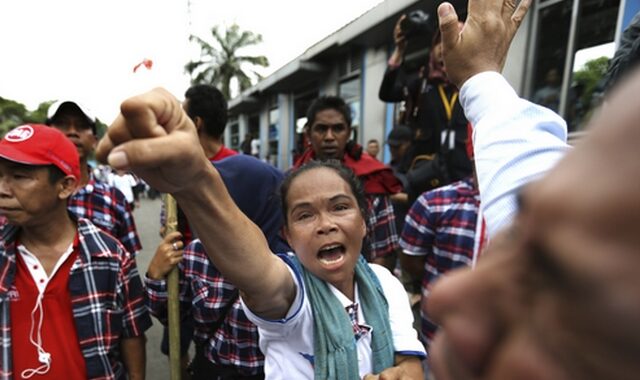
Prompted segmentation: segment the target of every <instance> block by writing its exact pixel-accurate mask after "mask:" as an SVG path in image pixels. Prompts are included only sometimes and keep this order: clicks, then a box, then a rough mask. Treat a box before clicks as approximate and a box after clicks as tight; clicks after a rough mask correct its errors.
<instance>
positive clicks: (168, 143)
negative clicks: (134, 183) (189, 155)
mask: <svg viewBox="0 0 640 380" xmlns="http://www.w3.org/2000/svg"><path fill="white" fill-rule="evenodd" d="M191 140H192V139H191V138H190V137H189V136H188V135H187V134H186V133H182V132H176V133H173V134H172V135H171V136H169V135H165V136H162V137H157V138H146V139H135V140H131V141H128V142H124V143H121V144H120V145H117V146H116V147H115V148H113V149H111V151H110V152H109V153H108V156H107V163H108V164H109V165H110V166H111V167H113V168H114V169H121V170H135V169H145V168H154V167H162V166H163V165H165V164H167V163H173V162H175V161H176V160H177V157H175V154H178V155H182V153H183V152H184V151H185V150H189V149H194V147H193V146H192V144H191V142H192V141H191ZM176 146H182V147H183V148H184V150H183V149H177V150H176V149H173V150H168V149H167V147H176ZM172 153H174V154H172Z"/></svg>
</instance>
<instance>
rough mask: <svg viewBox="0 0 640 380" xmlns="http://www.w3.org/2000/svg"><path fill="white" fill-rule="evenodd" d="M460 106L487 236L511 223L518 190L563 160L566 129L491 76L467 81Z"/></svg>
mask: <svg viewBox="0 0 640 380" xmlns="http://www.w3.org/2000/svg"><path fill="white" fill-rule="evenodd" d="M460 102H461V104H462V107H463V108H464V111H465V115H466V117H467V120H469V122H470V123H471V124H472V126H473V127H474V130H473V146H474V151H475V164H476V171H477V175H478V185H479V189H480V199H481V205H482V209H483V215H484V217H485V220H486V222H487V232H488V234H489V236H495V233H496V232H498V231H499V230H501V229H502V228H503V227H505V226H507V225H509V224H511V222H512V221H513V219H514V217H515V214H516V212H517V207H518V205H517V198H516V197H517V194H518V192H519V190H520V188H521V187H522V186H523V185H525V184H527V183H529V182H531V181H535V180H537V179H539V178H540V177H542V176H543V175H544V174H545V173H546V172H547V171H549V169H551V168H552V167H553V166H555V164H556V162H557V161H558V160H559V159H560V158H562V157H563V156H564V154H565V153H566V151H567V149H568V148H569V146H568V145H567V142H566V141H567V125H566V123H565V121H564V120H563V119H562V118H561V117H560V116H559V115H557V114H556V113H555V112H553V111H551V110H549V109H547V108H544V107H541V106H538V105H536V104H534V103H531V102H529V101H528V100H525V99H522V98H520V97H519V96H518V95H517V94H516V92H515V91H514V89H513V88H512V87H511V86H510V85H509V83H508V82H507V80H506V79H505V78H504V77H503V76H502V75H500V74H499V73H497V72H484V73H480V74H477V75H475V76H473V77H471V78H470V79H469V80H467V81H466V82H465V84H464V85H463V86H462V88H461V89H460Z"/></svg>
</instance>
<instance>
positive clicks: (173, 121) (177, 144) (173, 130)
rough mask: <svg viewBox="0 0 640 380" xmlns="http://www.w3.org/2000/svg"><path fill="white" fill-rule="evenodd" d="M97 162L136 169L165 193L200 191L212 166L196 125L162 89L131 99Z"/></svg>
mask: <svg viewBox="0 0 640 380" xmlns="http://www.w3.org/2000/svg"><path fill="white" fill-rule="evenodd" d="M120 112H121V113H120V115H118V117H117V118H116V120H115V121H114V122H113V123H112V125H111V126H110V127H109V129H108V131H107V134H106V135H105V137H104V138H102V140H100V143H99V144H98V148H97V150H96V157H97V158H98V159H99V160H100V161H102V162H108V163H109V165H111V166H112V167H114V168H115V169H123V170H131V171H133V172H134V173H136V174H137V175H139V176H140V177H142V178H143V179H144V180H145V181H146V182H147V183H148V184H149V185H150V186H152V187H154V188H156V189H158V190H159V191H163V192H168V193H174V194H175V193H177V192H179V191H181V190H183V189H186V188H187V187H189V186H195V185H196V182H197V180H198V179H199V178H201V177H202V176H201V174H202V172H203V171H204V170H207V169H209V168H210V167H211V164H210V163H209V161H208V160H207V158H206V157H205V155H204V151H203V150H202V147H201V146H200V143H199V141H198V136H197V133H196V129H195V126H194V125H193V123H192V122H191V120H190V119H189V117H188V116H187V115H186V113H185V112H184V111H183V110H182V106H181V104H180V103H179V102H178V100H177V99H176V98H175V97H174V96H173V95H171V94H170V93H169V92H168V91H166V90H164V89H162V88H156V89H154V90H152V91H149V92H147V93H145V94H142V95H138V96H134V97H132V98H129V99H127V100H125V101H124V102H123V103H122V105H121V106H120Z"/></svg>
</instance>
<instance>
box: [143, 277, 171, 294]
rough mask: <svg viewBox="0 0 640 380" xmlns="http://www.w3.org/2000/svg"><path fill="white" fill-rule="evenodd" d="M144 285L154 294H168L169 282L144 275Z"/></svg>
mask: <svg viewBox="0 0 640 380" xmlns="http://www.w3.org/2000/svg"><path fill="white" fill-rule="evenodd" d="M144 284H145V286H146V287H147V289H148V290H150V291H152V292H154V293H166V292H167V280H165V279H161V280H156V279H153V278H149V277H148V276H147V275H146V274H145V275H144Z"/></svg>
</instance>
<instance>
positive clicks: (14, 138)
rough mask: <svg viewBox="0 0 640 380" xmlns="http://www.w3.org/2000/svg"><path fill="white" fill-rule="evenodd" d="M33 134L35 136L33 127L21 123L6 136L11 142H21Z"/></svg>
mask: <svg viewBox="0 0 640 380" xmlns="http://www.w3.org/2000/svg"><path fill="white" fill-rule="evenodd" d="M31 136H33V128H32V127H31V126H30V125H21V126H19V127H17V128H14V129H12V130H10V131H9V132H8V133H7V135H6V136H5V137H4V138H5V140H7V141H10V142H20V141H24V140H28V139H29V138H30V137H31Z"/></svg>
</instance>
